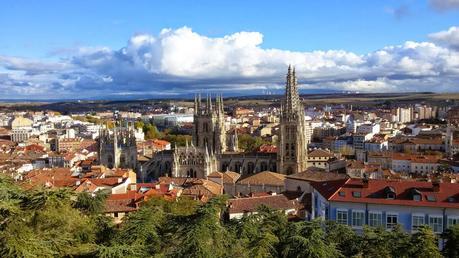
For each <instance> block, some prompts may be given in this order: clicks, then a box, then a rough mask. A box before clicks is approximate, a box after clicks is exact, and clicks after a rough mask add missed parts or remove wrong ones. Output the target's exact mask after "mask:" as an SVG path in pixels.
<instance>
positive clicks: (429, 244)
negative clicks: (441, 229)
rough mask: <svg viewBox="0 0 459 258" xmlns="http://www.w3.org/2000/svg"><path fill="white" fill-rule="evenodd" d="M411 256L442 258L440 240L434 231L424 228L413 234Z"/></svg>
mask: <svg viewBox="0 0 459 258" xmlns="http://www.w3.org/2000/svg"><path fill="white" fill-rule="evenodd" d="M411 256H412V257H419V258H427V257H430V258H436V257H442V256H441V253H440V250H439V248H438V239H437V236H436V235H435V233H434V232H433V231H432V229H431V228H430V227H428V226H422V227H421V228H419V229H418V232H416V233H415V234H413V236H412V240H411Z"/></svg>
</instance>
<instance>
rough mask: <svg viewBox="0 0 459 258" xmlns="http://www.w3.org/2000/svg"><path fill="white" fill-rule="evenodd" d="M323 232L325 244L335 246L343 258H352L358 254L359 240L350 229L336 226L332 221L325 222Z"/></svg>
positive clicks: (344, 226)
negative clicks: (325, 236) (324, 233)
mask: <svg viewBox="0 0 459 258" xmlns="http://www.w3.org/2000/svg"><path fill="white" fill-rule="evenodd" d="M325 231H326V235H327V238H326V239H327V242H328V243H330V244H335V245H336V248H337V249H338V250H339V251H340V252H341V253H342V254H343V255H344V256H345V257H352V256H356V255H358V254H359V252H360V249H361V246H360V243H361V239H360V237H359V236H358V235H357V234H356V233H355V231H354V230H352V228H351V227H349V226H347V225H342V224H338V223H336V222H334V221H327V223H326V224H325Z"/></svg>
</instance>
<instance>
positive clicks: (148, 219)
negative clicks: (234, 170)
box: [0, 176, 459, 258]
mask: <svg viewBox="0 0 459 258" xmlns="http://www.w3.org/2000/svg"><path fill="white" fill-rule="evenodd" d="M105 198H106V194H104V193H99V194H97V195H95V196H93V195H90V194H87V193H82V194H75V193H73V192H71V191H68V190H64V189H61V190H49V189H41V190H34V191H23V190H22V189H20V188H18V187H16V186H15V185H14V184H13V182H11V180H9V179H8V178H5V177H1V176H0V200H1V202H0V257H107V258H112V257H441V256H442V255H444V256H445V257H459V256H458V255H459V254H458V247H459V246H458V243H459V227H457V226H456V227H453V228H452V229H451V230H449V231H448V232H447V233H446V234H445V237H446V238H447V239H448V241H447V243H446V245H445V248H444V251H443V254H441V253H440V251H439V249H438V246H437V239H436V236H435V234H434V233H433V232H432V230H431V229H430V228H428V227H424V228H421V229H420V230H419V231H418V233H416V234H413V235H409V234H406V233H404V232H403V231H402V230H401V229H400V228H395V229H394V230H392V231H387V230H384V229H381V228H365V229H364V232H363V234H360V235H357V234H356V233H355V232H354V231H353V230H352V229H351V228H349V227H347V226H343V225H338V224H335V223H332V222H327V223H324V222H322V221H312V222H306V221H302V222H288V221H287V217H286V216H285V215H284V214H282V213H279V212H275V211H272V210H270V209H268V208H266V207H260V208H259V211H258V213H257V214H253V215H250V216H245V217H243V218H242V219H240V220H231V221H226V220H223V219H222V217H221V216H222V214H223V213H222V211H223V210H224V208H225V202H226V200H225V198H224V197H220V198H215V199H212V200H211V201H210V202H208V203H206V204H203V205H202V204H199V203H197V202H195V201H193V200H189V199H180V200H178V201H177V202H168V201H165V200H160V199H152V200H150V201H148V202H147V203H146V204H145V205H143V206H142V207H141V208H140V210H139V211H138V212H135V213H130V214H129V215H128V216H126V217H125V220H124V221H123V223H121V224H120V225H114V224H113V222H112V220H111V218H109V217H107V216H105V215H103V214H102V210H103V204H104V200H105Z"/></svg>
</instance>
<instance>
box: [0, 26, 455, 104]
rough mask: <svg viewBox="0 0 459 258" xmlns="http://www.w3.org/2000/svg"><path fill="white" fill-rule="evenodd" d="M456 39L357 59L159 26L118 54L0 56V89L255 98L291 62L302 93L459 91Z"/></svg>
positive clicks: (87, 50)
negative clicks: (204, 92)
mask: <svg viewBox="0 0 459 258" xmlns="http://www.w3.org/2000/svg"><path fill="white" fill-rule="evenodd" d="M457 34H458V33H457V28H455V27H452V28H450V29H449V30H448V31H443V32H438V33H433V34H431V35H429V36H430V38H431V39H432V40H434V42H436V43H437V42H438V43H439V45H437V44H436V43H432V42H412V41H407V42H405V43H404V44H401V45H396V46H387V47H384V48H382V49H380V50H378V51H375V52H371V53H368V54H365V55H359V54H355V53H352V52H349V51H344V50H327V51H312V52H298V51H288V50H282V49H266V48H263V47H262V43H263V35H262V34H261V33H259V32H238V33H234V34H231V35H227V36H224V37H216V38H211V37H207V36H204V35H200V34H198V33H196V32H193V31H192V30H191V29H190V28H188V27H183V28H179V29H175V30H173V29H163V30H162V31H161V32H160V33H159V34H158V35H157V36H153V35H149V34H139V35H134V36H132V37H131V38H130V39H129V40H128V42H127V44H126V46H125V47H123V48H122V49H120V50H113V49H110V48H107V47H82V48H78V49H77V50H76V51H75V54H74V55H73V56H71V57H65V58H64V57H63V58H62V59H61V60H59V61H54V62H53V61H49V62H44V61H41V60H29V59H25V58H16V57H9V56H0V71H2V69H1V68H2V67H3V70H6V72H5V73H7V74H8V77H6V78H4V77H1V76H0V90H2V89H4V88H5V87H6V88H8V90H7V91H6V90H5V91H6V92H7V94H11V95H13V94H17V95H22V96H25V97H27V96H29V97H49V94H48V93H47V91H53V92H55V93H56V94H57V95H58V96H75V93H76V92H77V93H80V92H82V91H83V90H84V93H85V95H87V97H91V96H104V95H116V94H119V93H120V92H122V93H123V94H126V95H135V94H138V95H142V94H143V95H145V94H158V93H159V92H161V94H176V93H191V92H195V91H201V90H206V89H209V90H211V91H230V92H235V91H237V90H240V91H246V92H250V91H251V90H252V92H251V93H259V91H261V90H269V89H276V88H278V87H279V85H282V84H283V80H284V75H285V72H286V67H287V65H288V64H292V65H295V66H296V69H297V75H298V77H299V79H300V82H301V83H302V84H303V85H307V87H306V88H308V87H309V88H330V89H338V90H356V91H378V92H381V91H396V90H403V91H418V90H429V91H431V90H435V89H436V90H445V89H447V90H450V91H458V90H459V85H457V84H456V81H457V79H458V78H459V61H458V60H459V52H457V51H456V49H455V47H456V45H455V42H456V43H457V38H456V37H457ZM440 43H441V44H440ZM440 85H441V86H440ZM437 86H438V87H437ZM40 90H41V92H40Z"/></svg>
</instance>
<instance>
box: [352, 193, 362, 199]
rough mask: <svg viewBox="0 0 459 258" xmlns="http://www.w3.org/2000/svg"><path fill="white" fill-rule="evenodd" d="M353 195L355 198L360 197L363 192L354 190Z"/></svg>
mask: <svg viewBox="0 0 459 258" xmlns="http://www.w3.org/2000/svg"><path fill="white" fill-rule="evenodd" d="M352 196H353V197H355V198H360V196H361V194H360V192H352Z"/></svg>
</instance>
